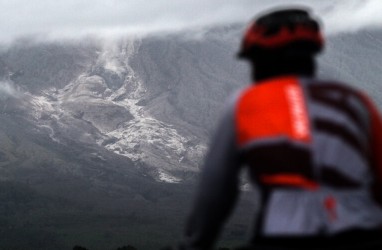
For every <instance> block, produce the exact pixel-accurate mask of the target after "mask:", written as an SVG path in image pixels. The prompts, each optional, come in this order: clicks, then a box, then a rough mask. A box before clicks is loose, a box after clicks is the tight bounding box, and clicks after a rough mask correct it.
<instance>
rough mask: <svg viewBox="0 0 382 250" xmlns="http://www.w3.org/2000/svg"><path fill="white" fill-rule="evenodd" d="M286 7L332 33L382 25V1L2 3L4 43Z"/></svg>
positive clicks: (230, 17) (235, 17) (205, 21)
mask: <svg viewBox="0 0 382 250" xmlns="http://www.w3.org/2000/svg"><path fill="white" fill-rule="evenodd" d="M286 5H287V6H291V5H303V6H307V7H310V8H311V9H312V10H313V11H314V12H315V13H317V15H318V16H320V17H321V19H322V20H323V23H324V26H325V29H326V31H327V32H328V33H336V32H348V31H357V30H359V29H363V28H369V27H381V25H382V15H380V13H381V12H382V1H380V0H364V1H359V0H347V1H332V0H321V1H316V0H310V1H309V0H289V1H285V0H273V1H261V0H235V1H232V0H208V1H205V0H155V1H149V0H128V1H127V0H108V1H105V0H55V1H45V0H12V1H8V0H0V8H1V10H2V14H1V16H0V31H1V32H0V42H9V41H12V40H13V39H15V38H18V37H23V36H28V35H36V34H40V35H41V36H42V37H44V38H65V37H66V38H78V37H82V36H83V35H89V34H96V35H100V36H106V37H108V36H119V35H122V34H146V33H154V32H156V33H158V32H163V31H178V30H183V29H187V28H192V27H203V26H208V25H215V24H229V23H233V22H243V23H247V22H248V21H249V20H251V19H252V17H253V16H254V15H256V14H258V13H259V12H261V11H263V10H266V9H268V8H271V7H278V6H286Z"/></svg>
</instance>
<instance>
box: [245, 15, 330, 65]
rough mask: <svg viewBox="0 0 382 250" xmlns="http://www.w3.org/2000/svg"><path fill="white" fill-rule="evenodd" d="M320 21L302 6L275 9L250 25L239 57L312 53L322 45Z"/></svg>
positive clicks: (251, 57)
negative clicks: (300, 7) (301, 7)
mask: <svg viewBox="0 0 382 250" xmlns="http://www.w3.org/2000/svg"><path fill="white" fill-rule="evenodd" d="M323 44H324V41H323V38H322V34H321V32H320V27H319V24H318V22H317V21H316V20H314V19H312V18H311V17H310V15H309V12H308V11H306V10H304V9H286V10H277V11H273V12H271V13H268V14H265V15H262V16H260V17H259V18H257V19H256V20H255V21H254V22H253V23H251V24H250V25H249V28H248V29H247V31H246V33H245V35H244V39H243V41H242V44H241V48H240V51H239V53H238V57H239V58H243V59H256V57H259V56H260V57H261V56H262V55H265V56H266V55H267V54H270V53H273V54H275V53H277V54H280V53H284V54H289V55H295V54H300V55H314V54H316V53H318V52H320V51H321V50H322V48H323Z"/></svg>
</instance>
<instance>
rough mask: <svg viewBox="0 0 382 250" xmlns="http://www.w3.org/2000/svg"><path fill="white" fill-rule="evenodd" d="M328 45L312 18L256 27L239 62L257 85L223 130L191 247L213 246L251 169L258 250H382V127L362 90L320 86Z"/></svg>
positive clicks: (190, 230)
mask: <svg viewBox="0 0 382 250" xmlns="http://www.w3.org/2000/svg"><path fill="white" fill-rule="evenodd" d="M322 46H323V42H322V38H321V35H320V32H319V27H318V24H317V23H316V22H315V21H314V20H312V19H311V18H310V16H309V15H308V13H307V12H306V11H304V10H285V11H276V12H273V13H270V14H268V15H264V16H263V17H261V18H259V19H258V20H257V21H256V22H255V23H254V24H253V25H251V26H250V28H249V29H248V31H247V33H246V36H245V39H244V41H243V45H242V49H241V52H240V57H243V58H245V59H248V60H249V61H250V62H251V63H252V66H253V69H254V71H253V78H254V80H255V83H254V84H253V85H252V86H250V87H248V88H246V89H245V90H243V91H242V92H240V94H239V95H237V96H236V99H235V101H234V102H232V103H231V104H230V106H229V108H228V109H227V111H226V113H225V116H224V118H223V120H222V121H221V123H220V127H219V129H218V131H217V133H216V135H215V138H214V141H213V143H212V145H211V149H210V152H209V154H208V156H207V159H206V162H205V167H204V169H203V178H202V182H201V189H200V192H199V196H198V198H197V200H196V205H195V208H194V210H193V213H192V215H191V217H190V220H189V223H188V225H187V229H186V236H185V240H184V246H183V247H184V248H183V249H210V247H211V246H212V245H213V243H214V241H215V239H216V237H217V235H218V232H219V230H220V228H221V226H222V224H223V223H224V220H225V218H226V217H227V216H228V215H229V213H230V211H231V209H232V207H233V205H234V201H235V199H236V197H237V193H238V178H239V172H240V169H241V167H242V166H244V165H245V166H246V167H248V168H249V172H250V174H251V178H252V180H253V182H255V183H256V184H257V185H258V186H259V187H260V190H261V193H262V197H261V200H262V202H261V208H260V212H259V214H258V220H257V224H256V227H255V232H254V235H253V239H252V241H251V242H252V243H253V245H254V246H256V248H255V249H261V246H264V247H280V249H282V247H303V248H304V249H313V248H314V247H324V248H325V249H327V248H328V247H334V248H335V249H338V247H346V249H351V248H350V247H357V245H359V248H358V249H365V247H366V246H364V245H365V244H366V243H370V244H374V245H375V244H380V245H379V246H382V245H381V243H380V239H379V238H380V236H382V234H381V232H380V228H381V226H382V205H381V204H382V202H381V201H382V199H381V197H382V192H381V190H382V189H381V183H382V121H381V118H380V115H379V114H378V111H377V109H376V108H375V107H374V106H373V104H372V103H371V101H370V100H369V99H368V98H367V97H366V95H363V94H361V93H360V92H359V91H358V90H355V89H353V88H350V87H348V86H346V85H344V84H341V83H336V82H331V81H329V82H324V81H320V80H316V79H314V71H315V65H314V60H313V56H314V55H315V54H316V53H318V52H319V51H320V50H321V48H322ZM373 188H374V190H372V189H373ZM378 196H379V197H378ZM379 202H381V203H379ZM287 249H288V248H287ZM292 249H293V248H292ZM354 249H357V248H354Z"/></svg>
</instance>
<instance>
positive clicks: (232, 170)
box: [183, 105, 241, 249]
mask: <svg viewBox="0 0 382 250" xmlns="http://www.w3.org/2000/svg"><path fill="white" fill-rule="evenodd" d="M240 168H241V163H240V156H239V153H238V149H237V146H236V136H235V120H234V105H232V106H231V107H230V108H229V109H227V110H226V112H225V114H224V116H223V119H221V121H220V123H219V125H218V129H217V130H216V132H215V136H214V137H213V140H212V143H211V146H210V150H209V152H208V154H207V156H206V159H205V163H204V166H203V169H202V177H201V182H200V186H199V190H198V193H197V197H196V201H195V204H194V207H193V210H192V213H191V216H190V217H189V220H188V223H187V225H186V232H185V239H184V244H185V245H184V248H183V249H210V248H211V247H212V245H213V244H214V242H215V240H216V238H217V236H218V235H219V232H220V229H221V227H222V226H223V224H224V222H225V220H226V219H227V217H228V216H229V215H230V213H231V210H232V208H233V207H234V204H235V201H236V198H237V196H238V186H239V172H240Z"/></svg>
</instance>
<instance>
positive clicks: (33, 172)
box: [0, 25, 382, 249]
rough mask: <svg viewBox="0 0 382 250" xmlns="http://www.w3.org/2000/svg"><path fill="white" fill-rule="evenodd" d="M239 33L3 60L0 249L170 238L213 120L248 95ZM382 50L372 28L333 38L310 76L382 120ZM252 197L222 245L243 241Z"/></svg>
mask: <svg viewBox="0 0 382 250" xmlns="http://www.w3.org/2000/svg"><path fill="white" fill-rule="evenodd" d="M241 28H242V25H232V26H225V27H215V28H210V29H206V30H202V31H200V30H190V31H187V32H186V31H185V32H180V33H176V34H167V35H161V36H159V35H153V36H147V37H143V38H138V37H126V38H123V39H119V40H107V39H104V40H102V39H87V40H86V41H83V42H70V41H66V42H45V43H42V42H33V41H32V40H28V39H22V40H20V41H17V42H15V43H14V44H12V45H11V46H8V47H3V48H1V49H0V200H1V205H0V211H1V212H0V222H1V223H0V239H2V240H1V241H0V249H11V248H13V249H70V248H71V247H73V246H74V245H76V244H77V245H78V244H79V245H84V246H86V247H88V248H89V249H113V248H117V247H119V246H122V245H127V244H131V245H134V246H136V247H138V249H155V248H159V247H160V246H162V244H163V245H164V244H171V243H174V242H175V241H176V240H177V239H179V237H180V235H181V233H182V227H183V223H184V221H185V216H186V215H187V213H188V211H189V209H190V205H191V203H192V199H191V198H190V197H192V196H193V192H194V190H195V182H196V181H197V176H198V173H199V170H200V167H201V163H202V161H203V157H204V155H205V153H206V151H207V149H208V143H209V138H210V137H211V135H212V134H213V128H214V127H215V125H216V123H217V121H218V119H219V114H220V111H221V110H222V108H223V106H224V103H225V102H226V100H227V98H229V96H231V95H232V94H233V93H234V92H235V91H237V90H238V89H240V88H242V87H245V86H246V85H248V84H249V83H250V79H249V70H248V67H247V66H246V65H245V64H244V63H243V62H238V61H237V60H236V59H235V53H236V51H237V48H238V46H239V42H240V37H241V33H242V30H241ZM381 43H382V32H381V31H377V30H373V31H360V32H358V33H354V34H340V35H337V36H333V37H329V39H328V43H327V46H326V51H325V54H324V55H323V56H321V57H320V58H319V75H320V76H321V77H322V78H328V79H335V80H337V81H346V82H349V83H350V84H352V85H354V86H357V87H359V88H362V89H364V90H365V91H366V92H368V93H370V94H371V96H372V97H373V99H374V100H375V101H376V103H377V104H378V105H379V108H380V109H381V110H382V102H381V100H382V98H381V96H382V87H381V83H380V78H381V73H380V72H382V71H381V67H382V66H381V65H382V50H381V49H380V47H381V46H380V45H381ZM243 189H244V187H243ZM255 194H256V193H254V192H253V191H251V192H244V194H243V196H242V199H241V202H240V205H239V207H238V211H237V212H236V213H235V215H234V218H233V219H232V220H231V222H230V224H229V226H228V229H227V231H226V233H225V235H224V237H223V238H224V241H223V242H224V244H228V245H229V244H236V243H237V242H238V241H240V240H243V239H245V238H246V237H248V236H249V230H250V227H251V225H250V221H252V219H251V218H252V217H253V214H254V211H255V207H256V200H255V198H256V197H255V196H256V195H255ZM249 218H250V219H249ZM5 239H6V240H5ZM18 239H22V240H18ZM26 246H28V247H26Z"/></svg>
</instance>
